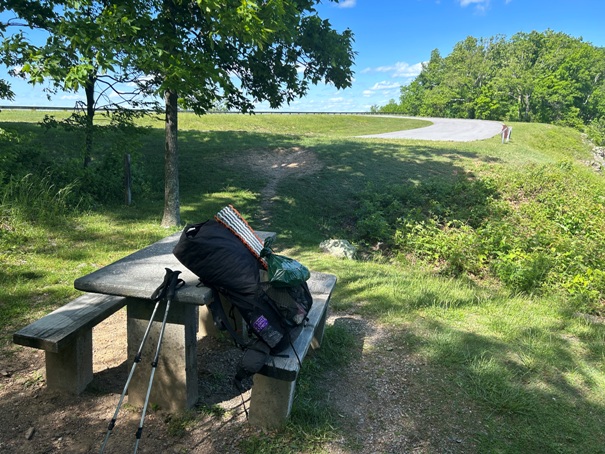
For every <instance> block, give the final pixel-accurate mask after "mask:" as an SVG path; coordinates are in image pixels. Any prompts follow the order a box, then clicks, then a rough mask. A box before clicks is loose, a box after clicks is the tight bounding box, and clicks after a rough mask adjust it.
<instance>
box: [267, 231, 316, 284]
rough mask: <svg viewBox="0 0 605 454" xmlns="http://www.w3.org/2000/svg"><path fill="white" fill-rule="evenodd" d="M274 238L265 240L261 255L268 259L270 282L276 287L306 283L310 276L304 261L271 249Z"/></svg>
mask: <svg viewBox="0 0 605 454" xmlns="http://www.w3.org/2000/svg"><path fill="white" fill-rule="evenodd" d="M272 242H273V240H272V238H267V239H266V240H265V244H264V246H265V247H264V248H263V249H262V250H261V252H260V256H261V257H263V258H264V259H265V260H266V261H267V266H268V269H267V272H268V273H269V282H270V283H271V285H273V286H274V287H295V286H297V285H301V284H304V283H305V282H306V281H307V280H308V279H309V278H310V277H311V273H309V269H308V268H307V267H306V266H304V265H303V264H302V263H300V262H297V261H296V260H294V259H291V258H289V257H285V256H283V255H278V254H274V253H273V251H272V250H271V244H272Z"/></svg>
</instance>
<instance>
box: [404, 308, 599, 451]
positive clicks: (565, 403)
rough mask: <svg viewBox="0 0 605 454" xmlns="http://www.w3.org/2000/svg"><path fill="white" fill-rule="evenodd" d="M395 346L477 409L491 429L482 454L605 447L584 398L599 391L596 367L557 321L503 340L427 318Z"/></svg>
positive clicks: (590, 402) (593, 406) (595, 413)
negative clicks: (443, 376) (446, 378)
mask: <svg viewBox="0 0 605 454" xmlns="http://www.w3.org/2000/svg"><path fill="white" fill-rule="evenodd" d="M501 303H503V304H505V303H504V302H501ZM592 329H593V330H594V331H595V332H594V333H593V340H592V341H591V342H590V344H596V343H598V342H599V341H598V339H600V337H602V331H603V328H602V327H593V328H592ZM598 331H601V335H600V336H599V334H598V333H597V332H598ZM394 339H395V340H396V342H398V343H400V344H405V345H407V346H409V348H410V350H411V351H412V352H414V353H420V354H422V355H423V356H424V357H426V358H427V360H428V361H429V362H430V363H431V364H433V365H435V366H436V367H438V368H442V369H444V370H447V371H449V372H450V373H451V374H453V375H454V376H455V377H456V379H455V382H456V384H457V385H458V386H459V387H460V388H461V389H462V390H463V391H464V393H465V394H466V395H467V396H468V397H470V398H472V399H473V400H474V401H476V402H478V403H479V404H480V405H481V407H482V408H483V414H479V415H477V418H481V419H483V420H484V421H487V427H488V429H489V430H488V433H486V434H485V436H484V437H482V439H481V440H480V441H481V444H480V446H479V447H480V451H481V452H487V451H489V452H569V453H572V452H597V451H599V450H600V449H601V448H602V446H603V445H604V443H605V431H603V428H602V424H601V421H602V419H603V417H605V405H604V404H603V402H602V401H600V402H599V401H595V400H594V399H593V398H592V397H590V394H589V392H588V390H590V389H591V388H593V387H595V386H600V385H599V384H597V383H595V382H594V378H595V375H594V374H595V371H596V369H598V366H597V365H596V364H593V363H594V358H593V360H592V361H591V359H590V358H589V357H588V356H589V355H579V356H578V345H577V340H574V339H573V337H571V336H569V337H567V336H562V335H561V326H560V323H559V322H557V321H553V322H552V323H551V324H549V325H547V326H541V327H536V326H532V327H527V328H522V329H521V328H520V329H519V330H518V332H515V333H514V334H512V335H510V336H509V337H508V338H507V339H506V340H504V339H502V338H498V337H496V336H490V337H486V336H482V335H479V334H476V333H474V332H470V331H468V330H464V329H455V328H452V325H451V324H449V325H448V324H445V323H442V322H440V321H437V320H435V319H431V318H430V317H426V318H422V319H419V320H417V322H416V323H415V324H414V328H410V326H407V327H406V329H405V330H398V331H396V332H395V334H394ZM588 347H589V349H592V348H594V347H597V346H596V345H592V347H591V346H590V345H588ZM598 348H600V349H601V350H602V348H603V347H602V346H600V347H598ZM593 367H594V369H593V370H592V371H591V370H590V369H591V368H593ZM502 427H506V428H507V430H509V431H510V432H509V433H503V432H502V431H501V428H502Z"/></svg>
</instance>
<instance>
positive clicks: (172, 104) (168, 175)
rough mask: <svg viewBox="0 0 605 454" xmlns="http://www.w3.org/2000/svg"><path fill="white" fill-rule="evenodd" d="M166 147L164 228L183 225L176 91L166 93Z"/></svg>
mask: <svg viewBox="0 0 605 454" xmlns="http://www.w3.org/2000/svg"><path fill="white" fill-rule="evenodd" d="M164 102H165V104H166V121H165V131H166V147H165V152H164V216H163V217H162V227H176V226H178V225H180V224H181V215H180V205H179V152H178V142H177V132H178V104H177V94H176V91H174V90H166V91H165V92H164Z"/></svg>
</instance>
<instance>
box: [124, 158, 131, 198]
mask: <svg viewBox="0 0 605 454" xmlns="http://www.w3.org/2000/svg"><path fill="white" fill-rule="evenodd" d="M124 202H125V203H126V205H130V204H131V203H132V175H131V172H130V154H126V155H124Z"/></svg>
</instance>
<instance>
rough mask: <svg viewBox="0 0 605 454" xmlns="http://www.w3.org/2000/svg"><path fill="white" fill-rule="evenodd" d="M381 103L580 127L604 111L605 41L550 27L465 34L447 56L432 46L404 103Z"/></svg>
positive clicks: (424, 110) (405, 89) (460, 115)
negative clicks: (505, 33)
mask: <svg viewBox="0 0 605 454" xmlns="http://www.w3.org/2000/svg"><path fill="white" fill-rule="evenodd" d="M384 108H388V109H391V110H393V109H395V110H396V109H402V110H404V111H406V112H409V113H414V114H419V115H427V116H449V117H458V118H485V119H492V120H518V121H540V122H547V123H559V124H565V125H569V126H576V127H581V126H582V125H586V124H589V123H590V122H592V121H594V120H597V119H599V118H601V117H603V115H604V114H603V112H605V49H603V48H597V47H594V46H592V45H591V44H588V43H585V42H583V41H582V39H581V38H579V39H578V38H573V37H570V36H568V35H566V34H564V33H557V32H553V31H552V30H547V31H545V32H543V33H539V32H535V31H533V32H531V33H517V34H515V35H514V36H513V37H512V38H511V39H510V40H506V39H505V38H503V37H501V36H496V37H492V38H489V39H476V38H473V37H468V38H466V39H465V40H463V41H460V42H459V43H457V44H456V45H455V46H454V49H453V50H452V53H451V54H450V55H448V56H447V57H445V58H442V57H441V56H440V55H439V51H438V50H434V51H433V52H432V53H431V59H430V60H429V62H428V63H426V64H423V66H422V72H421V73H420V74H419V75H418V77H417V78H416V79H415V80H414V81H412V83H410V84H409V85H408V86H406V87H403V88H402V90H401V98H400V104H399V106H393V105H391V104H389V105H388V106H384Z"/></svg>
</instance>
